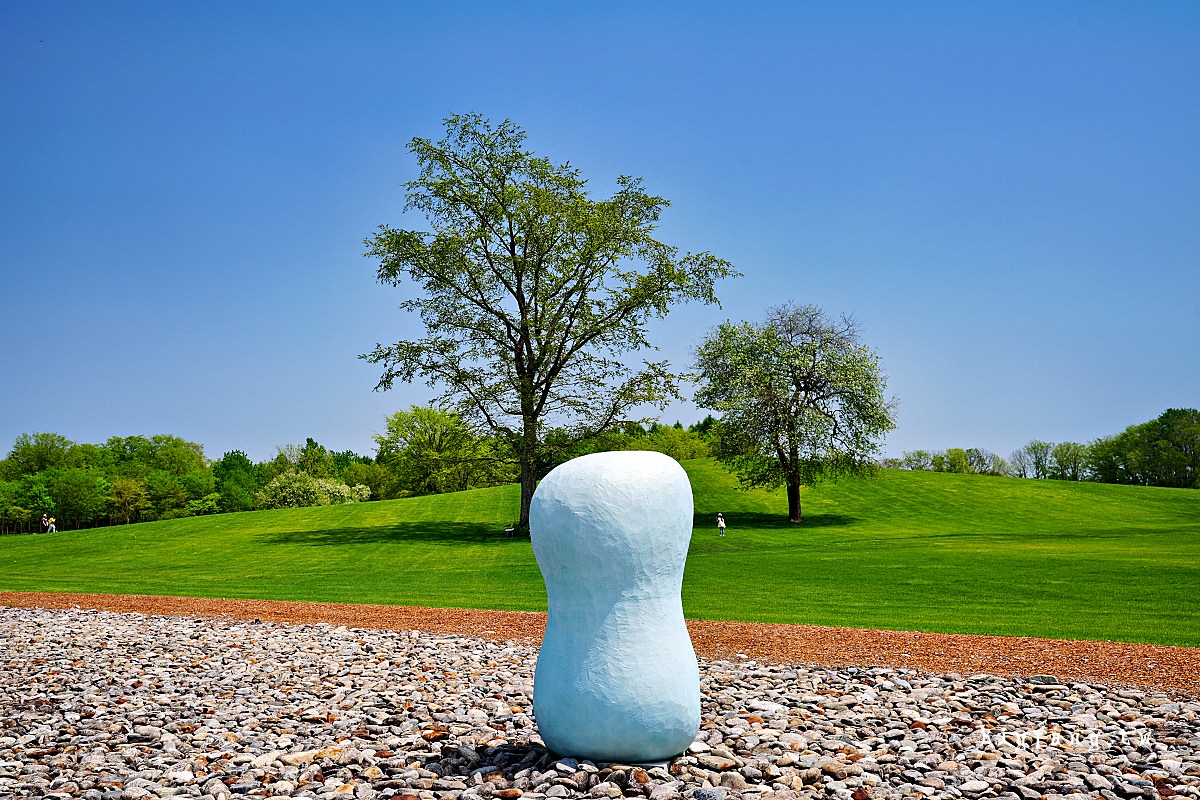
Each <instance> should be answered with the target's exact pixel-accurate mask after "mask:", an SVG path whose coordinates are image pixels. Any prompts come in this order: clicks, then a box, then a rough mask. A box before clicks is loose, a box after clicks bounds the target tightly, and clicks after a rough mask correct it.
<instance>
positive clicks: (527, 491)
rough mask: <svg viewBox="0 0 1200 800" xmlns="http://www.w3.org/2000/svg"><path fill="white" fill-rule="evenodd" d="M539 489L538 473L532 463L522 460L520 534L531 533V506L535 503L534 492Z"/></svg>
mask: <svg viewBox="0 0 1200 800" xmlns="http://www.w3.org/2000/svg"><path fill="white" fill-rule="evenodd" d="M536 488H537V471H536V470H535V465H534V464H533V463H532V462H531V463H529V464H526V462H525V459H524V458H522V459H521V519H520V520H519V521H518V522H517V528H518V530H519V532H520V533H529V504H530V503H532V502H533V491H534V489H536Z"/></svg>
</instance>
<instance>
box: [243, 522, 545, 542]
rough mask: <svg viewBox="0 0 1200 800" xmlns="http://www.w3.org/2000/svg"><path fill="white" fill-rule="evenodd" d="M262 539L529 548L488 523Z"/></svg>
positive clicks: (434, 524)
mask: <svg viewBox="0 0 1200 800" xmlns="http://www.w3.org/2000/svg"><path fill="white" fill-rule="evenodd" d="M259 538H260V539H261V540H262V541H264V542H269V543H271V544H293V545H307V546H313V547H326V546H331V545H347V544H351V545H354V544H395V545H415V546H422V545H424V546H427V547H428V546H434V547H460V546H462V545H471V544H486V545H494V546H496V547H519V546H521V545H524V546H525V547H528V546H529V537H527V536H509V535H506V534H505V532H504V529H503V528H500V527H498V526H496V525H495V524H494V523H487V522H396V523H392V524H390V525H378V526H372V527H369V528H367V527H355V528H328V529H324V530H304V531H272V532H270V533H263V534H260V536H259Z"/></svg>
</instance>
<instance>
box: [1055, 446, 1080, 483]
mask: <svg viewBox="0 0 1200 800" xmlns="http://www.w3.org/2000/svg"><path fill="white" fill-rule="evenodd" d="M1087 464H1088V448H1087V445H1085V444H1080V443H1079V442H1059V443H1058V444H1056V445H1054V446H1053V447H1052V448H1050V466H1049V477H1051V478H1054V479H1055V480H1059V481H1081V480H1083V478H1084V474H1085V473H1086V471H1087Z"/></svg>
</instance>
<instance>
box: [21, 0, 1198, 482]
mask: <svg viewBox="0 0 1200 800" xmlns="http://www.w3.org/2000/svg"><path fill="white" fill-rule="evenodd" d="M468 111H477V112H479V113H481V114H483V115H484V116H487V117H490V118H493V119H496V120H499V119H504V118H509V119H512V120H513V121H514V122H516V123H517V124H518V125H520V126H521V127H523V128H524V129H525V130H526V131H527V132H528V134H529V144H530V146H531V147H532V149H534V150H535V151H537V152H539V153H540V154H543V155H546V156H548V157H551V158H552V159H554V160H555V161H570V162H571V163H572V164H573V165H575V166H577V167H579V168H580V169H581V170H582V171H583V174H584V175H585V176H586V177H588V178H589V179H590V181H591V183H590V185H591V186H592V188H593V189H594V191H595V192H596V194H597V195H607V194H608V193H609V192H610V191H611V189H612V187H613V185H614V179H615V177H616V176H617V175H619V174H621V173H627V174H632V175H637V176H641V177H642V178H644V179H645V183H646V186H647V188H648V189H649V190H650V191H652V192H654V193H657V194H661V195H663V196H665V197H667V198H668V199H670V201H671V203H672V205H671V208H670V209H668V211H667V213H666V215H665V218H664V220H663V225H662V227H661V237H662V238H663V239H664V240H666V241H668V242H670V243H672V244H676V245H678V246H680V247H681V248H683V249H685V250H708V251H711V252H713V253H714V254H716V255H719V256H721V257H723V258H726V259H728V260H730V261H731V262H733V263H734V264H735V265H736V266H737V268H738V269H739V270H741V272H743V273H744V275H745V277H743V278H740V279H737V280H731V281H726V282H724V283H722V284H721V285H720V286H719V287H718V294H719V295H720V297H721V299H722V301H723V308H722V309H716V308H712V307H705V306H700V307H681V308H679V309H678V310H677V311H675V312H673V313H672V314H671V316H670V317H668V318H667V319H666V320H665V321H663V322H662V323H660V324H656V326H655V328H654V338H655V341H656V342H658V343H659V344H660V346H661V349H662V351H663V353H664V355H665V356H667V357H669V358H670V359H671V360H672V362H673V363H675V364H677V365H679V366H681V367H682V366H684V365H685V364H686V363H687V361H688V360H689V357H690V355H689V354H690V349H691V348H692V346H693V345H694V344H695V343H696V342H697V341H698V340H699V339H700V337H701V336H703V335H704V333H705V332H706V331H707V330H708V329H709V328H711V327H712V326H713V325H715V324H716V323H717V322H719V321H720V320H722V319H725V318H733V319H738V320H741V319H759V318H760V317H761V316H762V315H763V312H764V310H765V309H766V308H767V307H768V306H771V305H776V304H778V303H780V302H782V301H785V300H792V301H795V302H797V303H800V304H806V303H815V304H817V305H820V306H822V307H824V308H825V309H826V310H827V311H830V312H834V313H843V312H844V313H848V314H852V315H853V316H854V317H855V318H856V319H857V320H858V321H859V323H860V324H861V326H862V332H863V337H864V339H865V341H866V342H867V343H868V344H870V345H871V346H873V347H875V348H877V349H878V351H879V353H880V355H881V356H882V359H883V362H884V364H885V367H886V370H887V372H888V374H889V375H890V376H891V377H890V381H889V389H890V391H891V392H892V393H894V394H896V395H898V397H899V398H900V401H901V405H900V408H899V429H898V430H897V431H895V432H894V433H893V434H892V435H891V436H890V437H889V439H888V440H887V443H886V445H885V448H884V449H885V452H886V453H888V454H892V455H899V454H900V452H901V451H903V450H909V449H915V448H927V449H941V448H946V447H955V446H959V447H971V446H975V447H984V448H987V449H989V450H992V451H993V452H996V453H999V454H1000V455H1004V456H1007V455H1008V454H1009V453H1010V452H1011V451H1012V450H1013V449H1015V448H1017V447H1019V446H1021V445H1022V444H1024V443H1025V442H1027V441H1029V440H1030V439H1032V438H1041V439H1047V440H1051V441H1063V440H1077V441H1087V440H1090V439H1092V438H1095V437H1097V436H1101V435H1105V434H1110V433H1116V432H1118V431H1120V430H1122V429H1124V428H1125V427H1126V426H1128V425H1131V424H1134V423H1140V422H1144V421H1146V420H1148V419H1152V418H1153V417H1155V416H1157V415H1158V414H1160V413H1161V412H1162V411H1164V410H1165V409H1167V408H1169V407H1197V406H1200V345H1198V341H1197V333H1198V328H1200V324H1198V323H1200V4H1197V3H1195V2H1191V1H1190V0H1189V1H1188V2H1169V1H1168V2H1155V3H1102V2H1086V3H1084V2H1055V3H1046V2H1041V1H1040V0H1039V2H1029V3H1022V2H1004V3H1000V2H996V3H959V2H913V3H893V2H887V3H883V2H881V3H856V2H850V3H842V2H828V3H803V2H778V3H773V2H761V3H749V4H734V3H709V2H688V3H683V2H650V3H633V2H606V3H562V2H521V1H520V0H518V1H517V2H493V3H465V2H444V3H443V2H438V3H433V2H427V3H405V2H378V3H365V2H337V3H333V2H330V3H311V2H294V1H289V2H241V1H240V0H239V2H216V1H215V0H214V1H211V2H203V3H171V2H168V3H164V2H157V0H154V1H153V2H143V3H127V2H116V1H115V0H109V1H107V2H103V3H85V2H69V3H66V2H54V1H53V0H51V1H50V2H41V1H38V2H34V1H33V0H8V2H4V3H2V4H0V302H2V311H0V331H2V332H3V347H2V348H0V386H2V387H3V388H2V390H0V453H3V452H7V449H8V448H9V447H11V444H12V442H13V440H14V439H15V438H16V436H17V435H18V434H20V433H23V432H34V431H54V432H57V433H61V434H63V435H65V436H68V437H70V438H72V439H74V440H76V441H83V442H102V441H104V440H105V439H107V438H108V437H109V436H113V435H132V434H142V435H150V434H154V433H171V434H175V435H178V436H182V437H184V438H186V439H189V440H192V441H198V442H201V443H203V444H204V445H205V448H206V452H207V453H208V455H209V456H211V457H214V458H216V457H220V455H221V454H222V453H224V452H225V451H228V450H231V449H235V448H237V449H241V450H244V451H246V452H247V453H248V454H249V455H250V456H251V457H252V458H254V459H265V458H269V457H271V456H272V455H273V454H274V451H275V447H276V446H278V445H282V444H287V443H297V442H303V441H304V439H305V437H307V436H312V437H314V438H316V439H317V440H318V441H320V442H321V443H322V444H324V445H326V446H328V447H330V448H332V449H335V450H343V449H353V450H355V451H357V452H360V453H364V454H372V453H373V452H374V444H373V441H372V438H371V436H372V434H373V433H375V432H377V431H380V430H382V428H383V419H384V417H385V415H387V414H388V413H391V412H392V411H395V410H397V409H400V408H406V407H407V406H408V405H410V404H412V403H424V402H426V401H427V400H428V399H429V398H430V397H431V396H432V392H431V390H430V389H428V388H427V387H426V386H424V385H423V384H421V383H417V384H413V385H401V386H398V387H397V388H396V389H393V390H392V391H390V392H386V393H373V392H372V388H373V386H374V385H375V381H376V380H377V378H378V373H377V368H376V367H374V366H372V365H370V364H367V363H366V362H363V361H360V360H358V359H357V358H356V356H357V355H358V354H359V353H364V352H367V351H369V350H370V349H372V348H373V347H374V345H375V343H376V342H392V341H395V340H397V339H399V338H406V337H411V336H413V335H415V334H416V333H417V332H418V330H419V329H418V328H416V327H415V325H414V322H413V321H412V320H407V319H405V318H404V317H403V316H402V315H401V314H400V312H399V311H398V310H397V308H396V305H397V303H398V302H399V301H400V300H401V299H402V297H401V292H400V290H397V289H393V288H390V287H386V286H381V285H379V284H377V283H375V281H374V265H373V263H372V262H371V261H370V260H368V259H366V258H363V256H362V252H363V249H364V248H363V244H362V242H363V239H364V238H365V237H367V236H368V235H369V234H371V232H372V231H373V230H374V229H375V228H376V227H377V226H378V225H379V224H381V223H388V224H391V225H395V226H407V227H421V223H422V220H421V219H420V218H413V217H406V216H405V215H403V214H402V207H403V203H404V197H403V190H402V189H401V187H400V184H401V183H402V182H403V181H405V180H408V179H410V178H412V177H413V176H414V175H415V173H416V164H415V161H414V159H413V158H412V157H411V156H410V155H409V154H408V153H407V151H406V150H405V145H406V143H407V142H408V140H409V139H411V138H412V137H413V136H425V137H430V138H434V139H436V138H440V135H441V132H442V128H441V120H442V119H443V118H444V117H446V116H448V115H449V114H452V113H462V112H468ZM701 416H703V412H701V411H698V410H697V409H695V407H694V406H692V405H690V404H687V403H683V404H678V405H676V406H674V407H672V408H671V409H669V410H668V412H667V414H666V421H668V422H670V421H674V420H675V419H680V420H682V421H684V422H685V423H690V422H693V421H695V420H697V419H699V418H700V417H701Z"/></svg>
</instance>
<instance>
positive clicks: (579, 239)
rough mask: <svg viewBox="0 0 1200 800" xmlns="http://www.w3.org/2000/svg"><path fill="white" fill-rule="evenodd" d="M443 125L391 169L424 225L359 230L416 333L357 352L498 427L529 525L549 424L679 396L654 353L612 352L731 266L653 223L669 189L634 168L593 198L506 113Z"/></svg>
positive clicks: (599, 417)
mask: <svg viewBox="0 0 1200 800" xmlns="http://www.w3.org/2000/svg"><path fill="white" fill-rule="evenodd" d="M445 125H446V135H445V137H444V138H443V139H442V140H441V141H437V142H434V141H431V140H429V139H424V138H420V137H418V138H414V139H413V140H412V142H411V143H410V144H409V150H410V152H412V153H413V154H414V155H415V156H416V159H417V162H418V164H419V165H420V175H419V177H417V178H416V179H414V180H411V181H409V182H408V183H406V184H405V188H406V189H407V205H406V210H411V211H416V212H420V213H421V214H423V215H424V216H425V218H426V220H427V222H428V225H429V228H430V230H428V231H420V230H405V229H396V228H391V227H387V226H383V227H381V228H380V230H379V232H378V233H376V234H375V235H374V236H372V237H370V238H368V239H367V240H366V245H367V253H366V255H367V256H369V257H372V258H375V259H378V260H379V269H378V279H379V280H380V282H382V283H386V284H391V285H393V286H400V285H402V284H406V285H407V291H409V292H410V294H409V295H408V296H407V299H405V300H404V301H403V302H402V303H401V304H400V307H401V309H403V310H404V311H407V312H411V313H415V314H416V315H418V316H419V318H420V320H421V322H422V323H423V325H424V329H425V333H424V336H423V337H422V338H419V339H415V340H405V341H400V342H397V343H396V344H393V345H388V346H384V345H376V347H375V349H374V351H372V352H370V353H367V354H364V355H363V356H362V358H365V359H366V360H368V361H370V362H372V363H375V364H381V365H383V375H382V377H381V378H380V380H379V384H378V386H377V388H379V389H387V388H390V387H391V385H392V383H393V382H394V381H395V380H396V379H400V380H402V381H409V380H412V379H413V378H415V377H418V376H419V377H421V378H424V379H425V380H426V381H428V382H429V384H430V385H431V386H435V387H437V388H438V389H439V390H440V392H441V394H440V395H439V397H438V398H437V402H439V403H440V404H445V405H448V406H449V407H453V408H455V409H456V410H457V411H458V412H459V413H460V414H461V415H462V416H463V417H464V418H466V419H468V420H471V421H474V422H477V423H481V424H483V425H485V426H486V427H487V428H488V429H490V430H492V431H494V432H495V433H497V434H498V435H500V436H502V437H504V438H505V439H506V440H507V441H508V443H509V446H510V447H511V449H512V451H513V452H514V453H515V454H516V460H517V462H518V464H519V466H520V475H521V514H520V523H519V524H520V525H522V526H527V525H528V520H529V502H530V500H531V498H532V496H533V490H534V487H535V483H536V480H537V477H538V476H537V463H538V455H539V449H540V444H541V437H542V435H543V433H544V431H545V429H546V427H547V425H548V424H570V425H572V426H573V427H574V428H575V429H576V430H577V431H579V432H580V435H587V434H594V433H596V432H599V431H603V430H606V429H609V428H611V427H613V426H614V425H615V424H617V423H619V422H621V421H622V419H623V417H625V416H626V415H627V414H628V413H629V412H630V410H631V409H633V408H635V407H637V406H639V405H642V404H646V403H650V404H657V405H659V406H660V407H661V406H662V405H663V404H664V403H665V402H666V401H667V400H669V399H670V398H671V397H674V396H677V395H678V389H677V385H676V379H675V376H673V375H672V374H671V372H670V369H669V365H668V364H667V363H666V362H665V361H658V362H643V365H642V366H641V367H640V368H636V369H635V368H631V367H630V366H629V365H628V364H627V363H626V361H625V359H624V357H625V356H626V355H627V354H629V353H633V352H637V351H641V350H645V349H647V348H649V347H650V342H649V341H648V339H647V330H646V325H647V322H648V321H649V320H650V319H652V318H656V317H662V316H664V315H665V314H666V313H667V311H668V310H669V308H670V307H671V306H672V305H673V304H675V303H677V302H680V301H686V300H699V301H702V302H705V303H715V302H716V301H717V299H716V296H715V294H714V292H713V284H714V282H715V281H716V280H717V279H719V278H722V277H725V276H728V275H730V274H732V273H733V270H732V268H731V267H730V265H729V264H728V263H727V262H725V261H723V260H721V259H719V258H716V257H715V256H712V255H710V254H708V253H683V254H681V253H680V252H679V250H678V249H677V248H675V247H673V246H670V245H667V244H665V243H663V242H660V241H659V240H658V239H656V238H655V237H654V230H655V227H656V224H657V222H658V220H659V216H660V214H661V213H662V210H663V209H664V208H665V207H666V206H667V205H668V203H667V201H666V200H665V199H663V198H661V197H657V196H655V195H652V194H649V193H648V192H646V191H645V189H644V188H643V187H642V183H641V181H640V180H639V179H635V178H631V177H628V176H621V177H619V178H618V179H617V189H616V192H615V193H614V194H613V195H612V196H611V197H610V198H608V199H603V200H594V199H592V198H591V197H590V196H589V194H588V192H587V185H586V181H585V180H584V178H583V177H582V176H581V175H580V173H579V171H578V170H577V169H575V168H573V167H571V166H570V165H569V164H562V165H555V164H554V163H552V162H551V161H550V160H549V159H546V158H543V157H539V156H536V155H535V154H534V153H532V152H530V151H529V150H527V149H526V148H525V133H524V131H522V130H521V129H520V128H518V127H517V126H516V125H514V124H513V123H511V122H509V121H505V122H502V123H500V124H493V123H491V122H489V121H487V120H485V119H483V118H482V117H480V116H478V115H475V114H468V115H464V116H452V117H449V118H448V119H447V120H446V121H445Z"/></svg>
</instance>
